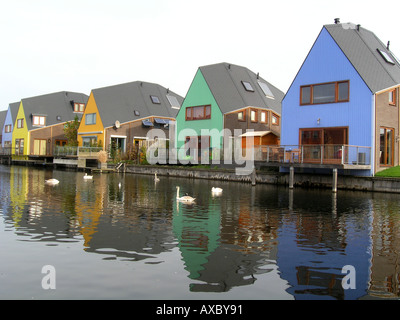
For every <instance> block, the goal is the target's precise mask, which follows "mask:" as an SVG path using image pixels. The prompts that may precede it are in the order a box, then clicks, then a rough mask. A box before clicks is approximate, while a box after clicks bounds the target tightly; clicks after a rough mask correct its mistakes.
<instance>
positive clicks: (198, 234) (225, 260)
mask: <svg viewBox="0 0 400 320" xmlns="http://www.w3.org/2000/svg"><path fill="white" fill-rule="evenodd" d="M238 187H239V188H237V189H235V190H234V188H232V189H230V190H229V192H230V193H232V192H235V193H237V197H233V198H234V199H238V201H237V202H235V201H234V202H231V201H224V198H223V197H222V198H221V199H214V198H212V197H211V195H210V192H209V190H204V188H203V192H201V191H200V188H199V190H198V192H197V193H196V194H199V195H200V196H199V197H200V200H199V201H200V202H201V205H197V206H193V207H191V206H189V207H188V206H186V205H182V204H178V206H177V209H176V210H175V212H174V219H173V229H174V233H175V235H176V237H177V238H178V246H179V248H180V250H181V254H182V259H183V261H184V263H185V266H186V270H187V271H188V273H189V275H188V277H189V278H190V279H192V280H195V281H194V282H193V283H191V285H190V290H191V291H195V292H226V291H229V290H230V289H232V288H233V287H237V286H244V285H251V284H253V283H254V282H255V281H256V280H257V275H259V274H262V273H266V272H269V271H271V270H272V269H273V268H269V265H270V264H271V263H274V262H273V261H274V260H275V257H276V242H275V241H274V239H275V238H276V233H275V230H276V229H275V228H274V227H271V225H273V224H274V221H273V220H274V218H273V217H272V219H271V217H268V216H266V215H265V213H264V212H262V213H261V212H259V211H257V209H256V208H257V206H255V205H254V201H255V197H256V196H255V195H254V194H253V195H248V196H245V197H241V196H240V195H241V191H242V193H243V189H240V186H239V185H238ZM210 189H211V188H210Z"/></svg>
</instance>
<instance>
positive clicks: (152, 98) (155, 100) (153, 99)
mask: <svg viewBox="0 0 400 320" xmlns="http://www.w3.org/2000/svg"><path fill="white" fill-rule="evenodd" d="M150 98H151V101H152V102H153V103H154V104H161V102H160V99H159V98H158V97H157V96H150Z"/></svg>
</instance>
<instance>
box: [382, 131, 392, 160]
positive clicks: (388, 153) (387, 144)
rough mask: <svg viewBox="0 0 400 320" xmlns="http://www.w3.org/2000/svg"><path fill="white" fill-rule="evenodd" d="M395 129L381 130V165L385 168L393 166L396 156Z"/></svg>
mask: <svg viewBox="0 0 400 320" xmlns="http://www.w3.org/2000/svg"><path fill="white" fill-rule="evenodd" d="M393 137H394V129H393V128H381V129H380V164H381V165H384V166H392V165H393V155H394V139H393Z"/></svg>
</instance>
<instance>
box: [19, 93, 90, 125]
mask: <svg viewBox="0 0 400 320" xmlns="http://www.w3.org/2000/svg"><path fill="white" fill-rule="evenodd" d="M88 99H89V97H88V96H87V95H85V94H83V93H78V92H68V91H61V92H56V93H50V94H45V95H41V96H36V97H31V98H24V99H22V100H21V101H22V105H23V108H24V112H25V118H26V124H27V128H28V130H32V129H36V128H37V127H34V126H33V125H32V120H33V116H34V115H43V116H46V126H51V125H54V124H58V123H63V122H66V121H71V120H73V119H74V118H75V116H76V115H77V114H75V113H74V112H73V111H74V108H73V103H74V102H78V103H85V104H86V103H87V100H88Z"/></svg>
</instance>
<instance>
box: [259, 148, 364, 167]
mask: <svg viewBox="0 0 400 320" xmlns="http://www.w3.org/2000/svg"><path fill="white" fill-rule="evenodd" d="M254 160H256V161H266V162H276V163H299V164H303V163H310V164H321V165H324V164H326V165H328V164H338V165H353V166H370V165H371V148H370V147H364V146H351V145H336V144H324V145H290V146H255V147H254Z"/></svg>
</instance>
